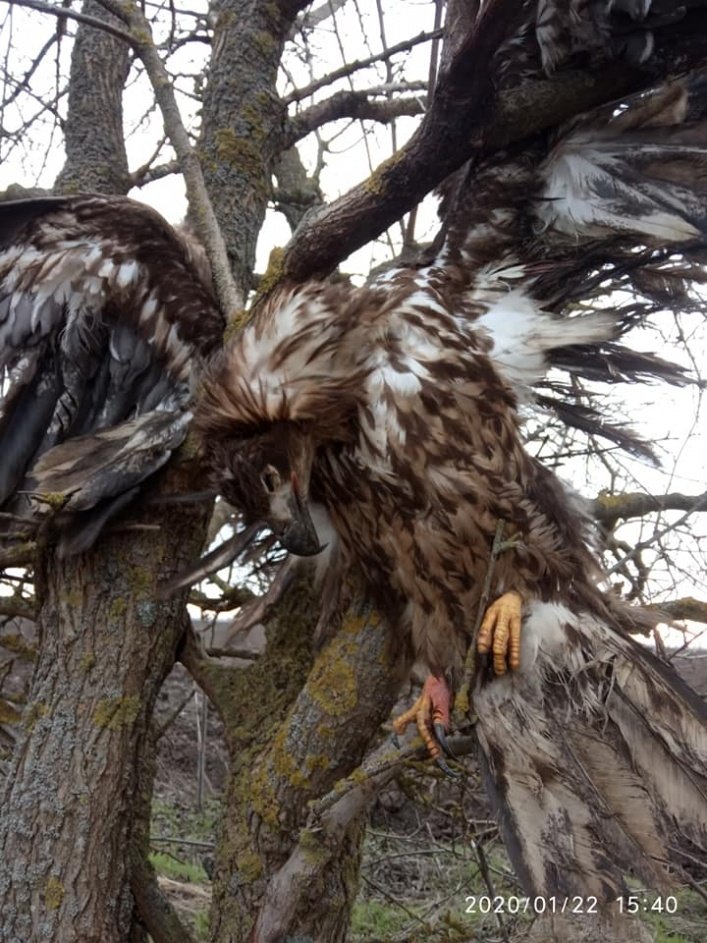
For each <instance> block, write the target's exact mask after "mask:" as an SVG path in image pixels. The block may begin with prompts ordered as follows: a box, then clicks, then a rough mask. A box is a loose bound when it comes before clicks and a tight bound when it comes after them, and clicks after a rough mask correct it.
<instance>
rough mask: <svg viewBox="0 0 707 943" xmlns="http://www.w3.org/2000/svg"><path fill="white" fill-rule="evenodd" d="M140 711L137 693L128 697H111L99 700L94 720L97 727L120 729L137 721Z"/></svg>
mask: <svg viewBox="0 0 707 943" xmlns="http://www.w3.org/2000/svg"><path fill="white" fill-rule="evenodd" d="M139 712H140V698H139V697H138V696H137V695H136V694H131V695H128V696H126V697H110V698H105V699H104V700H102V701H99V702H98V706H97V707H96V709H95V711H94V712H93V722H94V723H95V724H96V726H97V727H105V728H107V729H108V730H120V729H121V728H122V727H126V726H129V725H131V724H134V723H135V719H136V717H137V715H138V714H139Z"/></svg>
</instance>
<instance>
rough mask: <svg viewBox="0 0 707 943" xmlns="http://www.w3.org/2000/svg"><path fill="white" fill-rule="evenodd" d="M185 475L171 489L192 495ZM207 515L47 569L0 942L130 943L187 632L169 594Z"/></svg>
mask: <svg viewBox="0 0 707 943" xmlns="http://www.w3.org/2000/svg"><path fill="white" fill-rule="evenodd" d="M184 478H185V468H184V466H182V467H181V468H177V469H173V470H172V471H170V472H169V473H168V475H167V476H166V482H165V484H167V485H168V487H170V488H171V489H172V490H176V489H177V488H180V487H181V488H183V487H184V486H185V483H186V482H185V480H184ZM207 513H208V509H207V507H205V506H204V505H192V506H189V505H178V506H176V509H173V510H171V511H165V509H164V507H154V506H153V507H151V508H150V507H148V508H147V510H146V511H145V512H144V513H142V514H141V515H140V522H141V526H143V527H144V525H145V524H148V525H149V529H148V530H144V529H143V530H133V529H126V528H125V526H122V528H121V527H120V526H119V527H118V528H117V529H116V532H114V533H111V534H106V535H105V536H104V537H103V538H102V540H101V541H100V543H99V544H98V546H97V547H96V549H95V550H93V551H92V552H91V553H88V554H84V555H82V556H81V557H78V558H70V559H69V560H60V559H58V558H57V556H56V554H55V553H54V552H53V551H52V550H49V551H47V553H46V556H45V557H44V558H43V560H42V562H41V565H40V573H39V575H38V576H39V580H38V582H39V584H40V586H39V588H40V593H41V598H42V605H41V610H40V617H39V624H40V631H41V636H42V638H41V647H40V654H39V659H38V662H37V666H36V670H35V674H34V678H33V681H32V687H31V692H30V698H29V702H28V705H27V713H26V717H27V720H26V735H25V738H24V741H23V742H21V743H20V744H19V745H18V748H17V751H16V755H15V758H14V761H13V768H12V770H11V773H10V777H9V783H8V789H7V794H6V796H5V798H4V802H3V814H2V819H1V820H0V861H1V862H2V863H1V864H0V914H2V917H1V918H0V939H3V940H8V941H13V943H14V941H17V943H28V941H33V940H40V939H41V940H42V941H45V943H49V941H55V943H73V941H76V943H79V941H80V943H123V941H125V940H126V938H127V936H128V934H129V932H130V925H131V914H132V896H131V893H130V848H131V837H132V806H133V803H134V802H135V799H136V789H137V785H138V776H137V767H138V765H139V764H140V763H141V761H142V760H141V758H142V755H143V753H144V751H145V750H146V749H147V748H148V746H149V736H148V734H149V723H150V718H151V716H152V711H153V707H154V703H155V698H156V695H157V692H158V690H159V687H160V684H161V683H162V680H163V678H164V677H165V675H166V674H167V672H168V671H169V669H170V667H171V666H172V664H173V661H174V653H175V649H176V646H177V642H178V640H179V637H180V635H181V631H182V628H183V625H184V623H183V607H184V601H185V599H184V595H185V594H184V593H183V592H182V593H180V594H179V595H177V596H175V597H174V598H173V599H170V600H169V601H160V602H158V601H156V599H157V594H158V591H159V586H160V583H161V582H163V581H165V580H167V579H169V578H170V577H171V576H173V575H174V574H175V572H176V571H178V570H179V569H180V568H182V567H184V566H186V565H187V564H188V563H190V562H191V561H193V559H194V557H195V556H196V555H198V553H199V552H200V550H201V544H202V540H203V535H204V533H205V527H206V517H207Z"/></svg>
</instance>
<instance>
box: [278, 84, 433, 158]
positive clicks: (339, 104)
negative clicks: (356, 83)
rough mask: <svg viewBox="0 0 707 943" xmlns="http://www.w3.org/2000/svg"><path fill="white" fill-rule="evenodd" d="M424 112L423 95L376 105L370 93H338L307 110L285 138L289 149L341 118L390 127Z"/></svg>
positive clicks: (291, 126)
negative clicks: (376, 122)
mask: <svg viewBox="0 0 707 943" xmlns="http://www.w3.org/2000/svg"><path fill="white" fill-rule="evenodd" d="M424 111H425V99H424V98H423V97H421V96H416V97H414V98H393V99H391V100H390V101H385V102H376V101H371V99H370V97H369V93H368V92H347V91H341V92H337V93H336V94H335V95H332V96H331V98H327V99H326V101H323V102H318V103H317V104H316V105H312V107H311V108H307V110H306V111H303V112H301V113H300V114H299V115H297V116H296V117H295V118H293V119H292V121H290V124H289V128H288V133H287V135H286V136H285V139H284V141H285V146H286V147H291V146H292V145H293V144H294V143H295V142H296V141H300V140H301V139H302V138H303V137H306V135H308V134H310V133H311V132H312V131H314V130H315V129H316V128H320V127H321V126H322V125H323V124H327V122H329V121H336V120H338V119H339V118H358V119H362V118H366V119H369V120H370V121H379V122H381V123H383V124H387V123H388V122H389V121H392V120H393V118H399V117H400V116H401V115H410V116H412V115H421V114H423V113H424Z"/></svg>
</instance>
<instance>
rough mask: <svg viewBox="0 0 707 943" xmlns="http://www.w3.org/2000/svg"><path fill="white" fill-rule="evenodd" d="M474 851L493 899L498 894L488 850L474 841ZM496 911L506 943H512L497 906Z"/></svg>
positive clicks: (499, 926) (497, 920)
mask: <svg viewBox="0 0 707 943" xmlns="http://www.w3.org/2000/svg"><path fill="white" fill-rule="evenodd" d="M474 852H475V853H476V860H477V861H478V862H479V871H480V872H481V877H482V878H483V879H484V884H485V885H486V888H487V890H488V892H489V896H490V898H491V900H493V899H494V897H495V896H496V890H495V888H494V885H493V879H492V878H491V872H490V871H489V863H488V861H487V859H486V852H485V851H484V849H483V846H482V845H481V844H480V843H479V842H474ZM494 913H495V914H496V922H497V923H498V929H499V930H500V931H501V936H502V937H503V939H504V940H505V941H506V943H510V937H509V936H508V930H507V929H506V925H505V923H504V922H503V918H502V917H501V914H500V913H498V912H497V911H496V910H495V908H494Z"/></svg>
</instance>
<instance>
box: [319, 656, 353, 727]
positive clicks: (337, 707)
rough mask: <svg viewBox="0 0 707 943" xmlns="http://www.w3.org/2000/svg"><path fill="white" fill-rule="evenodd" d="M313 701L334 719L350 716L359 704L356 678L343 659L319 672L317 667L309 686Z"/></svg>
mask: <svg viewBox="0 0 707 943" xmlns="http://www.w3.org/2000/svg"><path fill="white" fill-rule="evenodd" d="M307 690H308V691H309V695H310V697H311V698H312V700H313V701H314V702H315V703H316V704H318V705H319V706H320V707H321V708H322V710H324V711H326V712H327V714H331V715H332V717H340V716H342V715H343V714H348V713H349V711H351V710H353V708H354V707H355V706H356V704H357V703H358V690H357V687H356V676H355V674H354V672H353V669H352V668H351V665H348V664H346V662H345V661H344V660H343V659H338V660H337V661H336V662H335V663H334V664H327V665H326V670H320V671H317V666H316V665H315V667H314V670H313V671H312V677H311V679H310V681H309V684H308V685H307Z"/></svg>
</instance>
